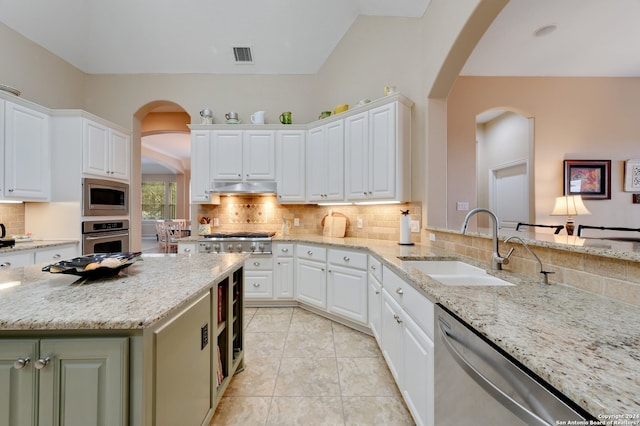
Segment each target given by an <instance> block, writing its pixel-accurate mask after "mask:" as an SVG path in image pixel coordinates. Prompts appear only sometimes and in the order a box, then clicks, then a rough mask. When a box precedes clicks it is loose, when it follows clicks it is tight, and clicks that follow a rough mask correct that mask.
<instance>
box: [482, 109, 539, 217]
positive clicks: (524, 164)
mask: <svg viewBox="0 0 640 426" xmlns="http://www.w3.org/2000/svg"><path fill="white" fill-rule="evenodd" d="M533 129H534V127H533V118H532V117H529V116H528V114H526V113H523V112H521V111H518V110H516V109H513V108H494V109H490V110H487V111H484V112H482V113H481V114H478V115H477V116H476V173H477V176H476V182H477V204H478V207H484V208H488V209H490V210H492V211H493V212H495V213H496V215H497V216H498V219H499V220H500V225H501V226H502V227H505V228H515V227H516V225H517V223H518V222H523V223H533V222H534V221H535V217H534V216H535V214H534V212H535V208H534V207H535V206H534V197H533V192H534V191H533V182H534V179H533V172H532V170H533V160H534V158H533V146H534V133H533ZM483 222H486V223H483ZM488 225H489V223H488V218H486V217H483V218H478V226H480V227H487V226H488Z"/></svg>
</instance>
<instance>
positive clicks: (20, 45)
mask: <svg viewBox="0 0 640 426" xmlns="http://www.w3.org/2000/svg"><path fill="white" fill-rule="evenodd" d="M0 52H2V60H0V84H6V85H8V86H11V87H15V88H16V89H18V90H20V91H21V92H22V95H21V97H23V98H25V99H28V100H30V101H33V102H35V103H37V104H40V105H43V106H45V107H48V108H82V106H83V104H84V89H85V76H86V75H85V74H84V73H82V72H81V71H80V70H78V69H77V68H75V67H73V66H72V65H71V64H69V63H68V62H65V61H63V60H62V59H60V58H58V57H57V56H55V55H53V54H52V53H50V52H48V51H47V50H45V49H43V48H42V47H40V46H38V45H37V44H35V43H33V42H31V41H30V40H28V39H26V38H24V37H23V36H21V35H20V34H18V33H16V32H15V31H13V30H12V29H10V28H9V27H7V26H6V25H4V24H2V23H0Z"/></svg>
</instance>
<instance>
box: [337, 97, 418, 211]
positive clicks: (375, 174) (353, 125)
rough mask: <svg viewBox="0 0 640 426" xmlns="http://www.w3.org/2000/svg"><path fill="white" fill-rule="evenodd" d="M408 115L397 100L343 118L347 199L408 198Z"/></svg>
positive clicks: (407, 199) (409, 197) (404, 106)
mask: <svg viewBox="0 0 640 426" xmlns="http://www.w3.org/2000/svg"><path fill="white" fill-rule="evenodd" d="M410 117H411V116H410V109H409V107H407V106H406V105H404V104H403V103H400V102H397V101H396V102H392V103H389V104H386V105H382V106H379V107H376V108H373V109H371V110H369V111H366V112H363V113H360V114H357V115H353V116H350V117H347V118H346V119H345V146H346V149H345V170H346V192H347V197H346V198H347V199H348V200H349V201H356V202H357V201H372V202H375V201H410V199H411V185H410V181H411V175H410V171H411V167H410V161H411V159H410V138H409V135H410V131H411V130H410V125H411V122H410V120H411V118H410Z"/></svg>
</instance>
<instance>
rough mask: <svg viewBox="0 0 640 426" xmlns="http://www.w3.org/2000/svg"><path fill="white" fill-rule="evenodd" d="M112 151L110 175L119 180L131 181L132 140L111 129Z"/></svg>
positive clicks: (110, 147)
mask: <svg viewBox="0 0 640 426" xmlns="http://www.w3.org/2000/svg"><path fill="white" fill-rule="evenodd" d="M110 139H111V143H110V146H109V149H110V150H111V155H110V160H111V164H110V166H109V174H110V175H111V176H112V177H114V178H118V179H125V180H128V179H129V169H130V167H131V166H130V164H129V163H130V158H131V153H130V151H131V142H130V141H131V138H129V136H128V135H125V134H124V133H120V132H117V131H115V130H113V129H111V132H110Z"/></svg>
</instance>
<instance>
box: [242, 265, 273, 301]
mask: <svg viewBox="0 0 640 426" xmlns="http://www.w3.org/2000/svg"><path fill="white" fill-rule="evenodd" d="M244 283H245V284H244V296H245V299H271V298H273V271H248V270H246V269H245V270H244Z"/></svg>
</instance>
